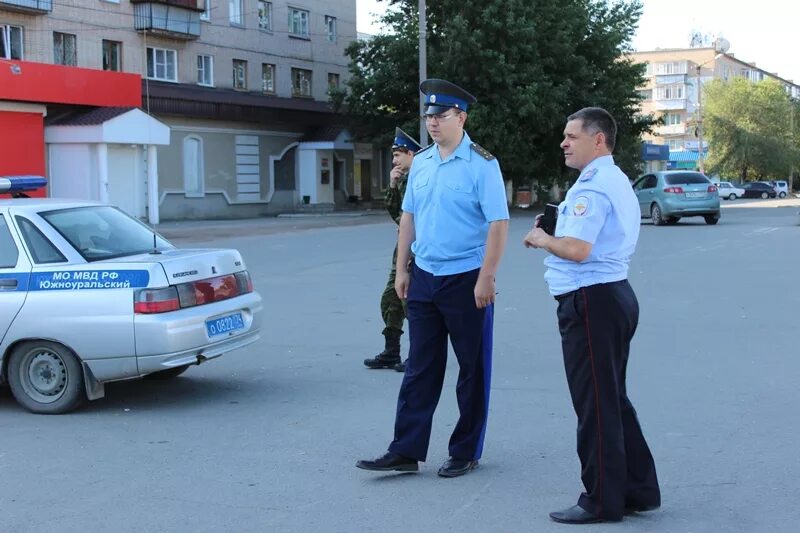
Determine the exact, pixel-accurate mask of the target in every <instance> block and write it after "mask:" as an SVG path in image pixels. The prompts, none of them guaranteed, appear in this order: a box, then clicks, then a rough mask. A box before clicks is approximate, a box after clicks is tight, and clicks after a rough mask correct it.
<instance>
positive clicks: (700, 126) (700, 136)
mask: <svg viewBox="0 0 800 533" xmlns="http://www.w3.org/2000/svg"><path fill="white" fill-rule="evenodd" d="M723 55H725V54H722V53H720V54H717V55H715V56H714V57H712V58H711V59H709V60H708V61H703V62H702V63H700V64H699V65H697V66H696V67H695V69H696V71H697V131H696V133H697V141H698V146H697V168H698V169H699V170H700V173H701V174H705V173H706V168H705V165H704V164H703V105H702V97H703V87H702V85H701V84H700V69H701V68H703V66H704V65H707V64H709V63H711V62H713V61H716V60H717V59H719V58H720V57H722V56H723Z"/></svg>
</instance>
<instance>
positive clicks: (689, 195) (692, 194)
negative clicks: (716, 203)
mask: <svg viewBox="0 0 800 533" xmlns="http://www.w3.org/2000/svg"><path fill="white" fill-rule="evenodd" d="M705 197H706V193H704V192H687V193H686V198H705Z"/></svg>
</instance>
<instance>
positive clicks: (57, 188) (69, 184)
mask: <svg viewBox="0 0 800 533" xmlns="http://www.w3.org/2000/svg"><path fill="white" fill-rule="evenodd" d="M48 154H49V157H48V161H49V170H48V179H49V185H50V196H51V197H53V198H76V199H80V200H99V199H100V196H99V187H98V183H97V170H96V161H95V157H94V153H93V150H92V148H91V146H90V145H88V144H50V145H48Z"/></svg>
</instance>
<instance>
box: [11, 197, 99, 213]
mask: <svg viewBox="0 0 800 533" xmlns="http://www.w3.org/2000/svg"><path fill="white" fill-rule="evenodd" d="M97 205H105V204H101V203H98V202H92V201H87V200H68V199H64V198H12V199H8V200H7V199H4V198H0V207H21V208H23V209H28V210H30V211H52V210H54V209H69V208H72V207H89V206H97Z"/></svg>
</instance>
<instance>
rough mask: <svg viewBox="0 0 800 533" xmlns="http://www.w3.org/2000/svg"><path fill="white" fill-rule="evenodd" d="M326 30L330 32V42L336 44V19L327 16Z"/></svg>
mask: <svg viewBox="0 0 800 533" xmlns="http://www.w3.org/2000/svg"><path fill="white" fill-rule="evenodd" d="M325 28H326V30H327V32H328V40H329V41H330V42H332V43H335V42H336V17H331V16H330V15H325Z"/></svg>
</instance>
